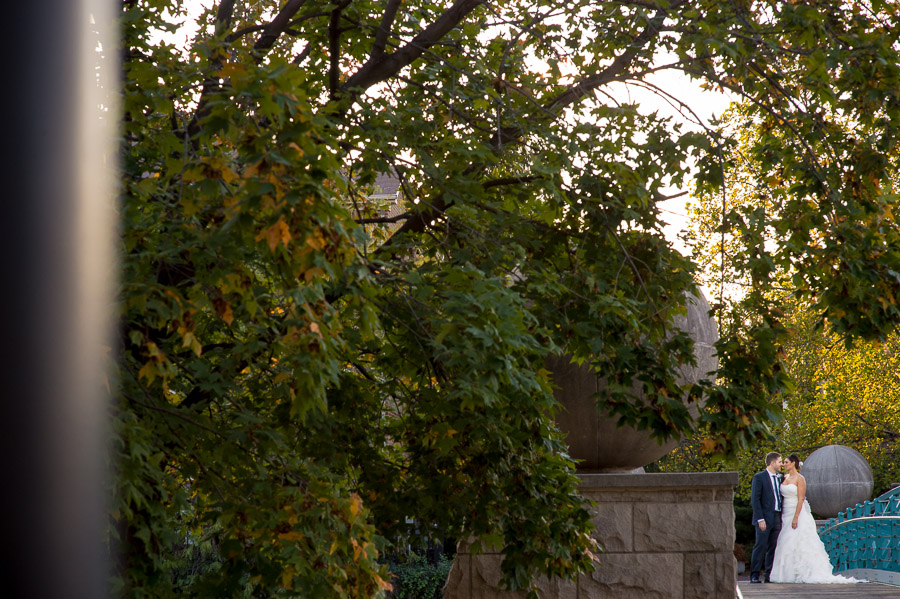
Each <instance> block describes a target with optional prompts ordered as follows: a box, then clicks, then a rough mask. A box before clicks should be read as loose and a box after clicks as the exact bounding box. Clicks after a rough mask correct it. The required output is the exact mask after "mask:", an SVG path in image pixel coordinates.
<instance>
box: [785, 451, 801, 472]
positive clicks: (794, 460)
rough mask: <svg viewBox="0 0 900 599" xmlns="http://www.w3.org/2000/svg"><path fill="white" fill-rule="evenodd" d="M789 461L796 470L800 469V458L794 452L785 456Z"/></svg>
mask: <svg viewBox="0 0 900 599" xmlns="http://www.w3.org/2000/svg"><path fill="white" fill-rule="evenodd" d="M787 459H788V461H789V462H792V463H793V464H794V466H795V467H796V468H797V470H798V471H799V470H800V458H798V457H797V456H796V455H795V454H793V453H792V454H791V455H789V456H788V457H787Z"/></svg>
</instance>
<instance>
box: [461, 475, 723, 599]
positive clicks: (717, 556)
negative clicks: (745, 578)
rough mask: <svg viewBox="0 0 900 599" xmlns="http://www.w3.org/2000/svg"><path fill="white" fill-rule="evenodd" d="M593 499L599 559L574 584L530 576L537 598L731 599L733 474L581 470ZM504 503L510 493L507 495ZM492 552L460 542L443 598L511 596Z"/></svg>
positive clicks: (586, 493) (586, 494)
mask: <svg viewBox="0 0 900 599" xmlns="http://www.w3.org/2000/svg"><path fill="white" fill-rule="evenodd" d="M579 476H580V478H581V480H582V483H581V487H580V492H581V494H582V495H583V496H584V497H587V498H588V499H591V500H593V501H594V502H596V507H595V508H594V514H595V515H594V527H595V531H594V536H595V538H596V539H597V540H598V541H599V543H600V544H601V546H602V547H603V552H602V553H601V554H600V555H599V559H600V563H599V564H598V566H597V568H596V569H595V570H594V571H593V572H591V573H590V574H586V575H582V576H581V577H580V578H579V579H578V580H577V581H576V582H562V581H558V580H553V581H548V580H541V581H538V586H539V588H540V590H541V597H543V598H544V599H601V598H602V599H606V598H615V599H632V598H634V599H657V598H658V599H726V598H728V599H731V598H733V597H734V596H735V582H736V576H737V573H736V563H735V560H734V555H733V553H732V550H733V548H734V507H733V499H734V487H735V486H736V485H737V483H738V474H737V473H736V472H705V473H696V474H685V473H646V474H581V475H579ZM510 500H511V501H513V500H514V498H510ZM501 560H502V555H501V554H500V553H499V552H493V553H491V552H488V553H481V554H478V555H471V554H470V553H468V551H467V550H466V548H465V547H462V546H461V547H460V552H459V553H458V554H457V556H456V559H455V561H454V563H453V568H452V569H451V571H450V576H449V578H448V580H447V585H446V586H445V587H444V599H514V598H515V599H518V598H520V597H524V596H525V593H524V592H509V591H503V590H500V588H499V582H500V562H501Z"/></svg>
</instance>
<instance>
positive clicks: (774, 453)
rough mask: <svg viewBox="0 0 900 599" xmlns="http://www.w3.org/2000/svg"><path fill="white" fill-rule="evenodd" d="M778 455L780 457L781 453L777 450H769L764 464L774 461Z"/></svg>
mask: <svg viewBox="0 0 900 599" xmlns="http://www.w3.org/2000/svg"><path fill="white" fill-rule="evenodd" d="M780 457H781V454H780V453H778V452H777V451H770V452H769V453H767V454H766V466H768V465H769V464H771V463H772V462H774V461H775V460H777V459H778V458H780Z"/></svg>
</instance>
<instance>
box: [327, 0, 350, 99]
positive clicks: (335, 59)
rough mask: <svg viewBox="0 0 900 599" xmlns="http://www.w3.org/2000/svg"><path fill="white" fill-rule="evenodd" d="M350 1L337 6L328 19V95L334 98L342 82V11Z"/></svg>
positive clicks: (346, 0)
mask: <svg viewBox="0 0 900 599" xmlns="http://www.w3.org/2000/svg"><path fill="white" fill-rule="evenodd" d="M349 3H350V0H345V1H344V2H341V3H340V4H338V5H337V6H335V8H334V10H333V11H331V18H330V19H329V20H328V60H329V63H330V65H329V68H328V95H329V97H330V98H331V99H332V100H334V99H335V98H336V97H337V95H338V92H339V89H338V88H339V86H340V83H341V13H342V12H343V10H344V7H345V6H347V5H348V4H349Z"/></svg>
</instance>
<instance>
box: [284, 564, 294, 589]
mask: <svg viewBox="0 0 900 599" xmlns="http://www.w3.org/2000/svg"><path fill="white" fill-rule="evenodd" d="M281 586H283V587H284V588H285V589H287V590H291V589H292V588H293V586H294V567H293V566H288V567H287V568H285V569H284V570H282V571H281Z"/></svg>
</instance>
